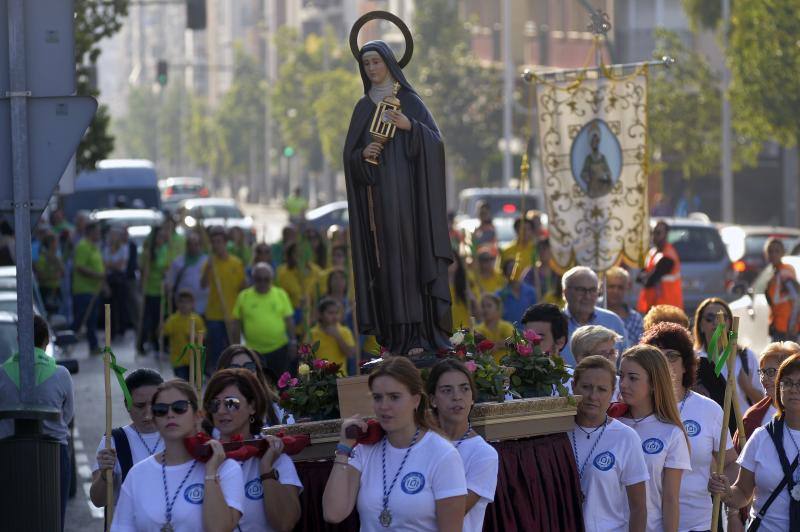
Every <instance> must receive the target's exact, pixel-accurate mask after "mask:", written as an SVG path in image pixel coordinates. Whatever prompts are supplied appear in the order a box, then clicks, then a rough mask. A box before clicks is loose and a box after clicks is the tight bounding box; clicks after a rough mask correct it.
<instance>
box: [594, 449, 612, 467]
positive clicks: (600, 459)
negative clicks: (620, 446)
mask: <svg viewBox="0 0 800 532" xmlns="http://www.w3.org/2000/svg"><path fill="white" fill-rule="evenodd" d="M616 461H617V459H616V457H614V454H613V453H612V452H611V451H606V452H604V453H600V454H598V455H597V456H595V457H594V462H593V463H594V466H595V467H596V468H597V469H599V470H600V471H608V470H609V469H611V468H612V467H614V464H615V463H616Z"/></svg>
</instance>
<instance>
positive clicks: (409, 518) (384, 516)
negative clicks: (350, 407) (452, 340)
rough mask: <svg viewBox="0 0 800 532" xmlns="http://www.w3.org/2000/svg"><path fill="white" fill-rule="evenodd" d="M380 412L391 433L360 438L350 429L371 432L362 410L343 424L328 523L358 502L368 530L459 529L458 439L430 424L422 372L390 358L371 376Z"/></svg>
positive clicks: (326, 498) (325, 504) (329, 488)
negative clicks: (452, 439) (359, 440)
mask: <svg viewBox="0 0 800 532" xmlns="http://www.w3.org/2000/svg"><path fill="white" fill-rule="evenodd" d="M368 384H369V389H370V394H371V396H372V406H373V409H374V410H375V416H376V417H377V418H378V421H379V422H380V425H381V428H382V429H383V431H384V432H385V435H384V436H383V437H382V438H381V439H380V440H379V441H378V442H377V443H375V444H371V445H368V444H359V445H358V446H357V447H355V449H354V448H353V447H354V446H355V445H356V440H355V438H354V435H353V434H351V433H350V431H349V430H348V427H351V426H355V427H357V428H359V429H361V430H362V431H364V432H366V431H367V430H368V426H367V424H366V423H365V422H364V421H363V419H362V418H361V417H360V416H357V415H356V416H353V417H351V418H348V419H345V420H343V422H342V430H341V435H340V436H339V444H338V445H337V446H336V451H335V458H334V464H333V468H332V469H331V474H330V476H329V477H328V483H327V484H326V485H325V492H324V493H323V495H322V512H323V515H324V516H325V521H327V522H329V523H340V522H342V521H344V520H345V519H346V518H347V516H348V515H350V513H351V512H352V511H353V508H354V507H357V508H358V517H359V520H360V522H361V530H362V532H366V531H373V532H378V531H383V530H389V529H394V530H414V531H420V532H423V531H430V532H434V531H440V532H460V531H461V530H462V527H463V524H464V508H465V503H464V499H465V496H466V495H467V484H466V480H465V478H464V466H463V464H462V462H461V457H460V456H459V454H458V451H457V450H456V449H455V447H454V446H453V444H452V443H450V442H449V441H448V440H446V439H445V438H443V437H442V436H440V435H439V434H437V433H436V432H435V431H433V430H432V426H433V425H432V421H431V419H430V413H429V412H428V404H427V403H428V400H427V395H426V394H425V391H424V389H423V383H422V377H421V376H420V374H419V370H418V369H417V368H416V367H415V366H414V364H412V363H411V361H409V360H408V359H407V358H405V357H402V356H390V357H388V358H386V359H384V360H383V361H382V362H381V363H380V364H379V365H378V367H377V368H375V369H374V370H373V371H372V373H370V376H369V381H368Z"/></svg>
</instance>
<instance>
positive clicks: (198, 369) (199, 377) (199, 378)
mask: <svg viewBox="0 0 800 532" xmlns="http://www.w3.org/2000/svg"><path fill="white" fill-rule="evenodd" d="M197 345H199V346H202V345H203V331H200V332H199V333H198V335H197ZM192 356H195V357H197V362H195V372H194V377H195V380H196V382H194V383H193V384H194V387H195V389H196V390H197V393H198V394H200V392H201V391H202V390H203V373H204V372H205V367H202V366H203V352H202V349H197V350H195V351H194V353H193V355H192Z"/></svg>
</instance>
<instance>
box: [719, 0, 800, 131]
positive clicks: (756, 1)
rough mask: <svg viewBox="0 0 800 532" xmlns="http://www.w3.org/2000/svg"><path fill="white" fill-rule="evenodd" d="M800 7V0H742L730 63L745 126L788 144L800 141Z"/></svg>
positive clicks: (735, 16)
mask: <svg viewBox="0 0 800 532" xmlns="http://www.w3.org/2000/svg"><path fill="white" fill-rule="evenodd" d="M798 36H800V9H798V4H797V0H737V1H736V3H735V5H734V9H733V16H732V20H731V38H730V49H729V52H728V64H729V65H730V68H731V76H732V79H731V104H732V107H733V108H734V109H738V110H740V111H741V118H742V120H741V123H742V128H743V130H744V131H746V132H747V133H748V134H750V135H752V136H754V137H756V138H760V139H764V140H766V139H769V138H773V139H776V140H778V141H779V142H780V143H782V144H783V145H785V146H791V145H796V144H797V143H798V141H800V40H798Z"/></svg>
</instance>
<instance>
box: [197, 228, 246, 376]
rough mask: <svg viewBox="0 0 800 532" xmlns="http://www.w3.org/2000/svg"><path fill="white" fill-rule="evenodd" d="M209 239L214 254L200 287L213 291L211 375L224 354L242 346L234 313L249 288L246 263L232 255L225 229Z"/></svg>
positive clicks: (208, 364)
mask: <svg viewBox="0 0 800 532" xmlns="http://www.w3.org/2000/svg"><path fill="white" fill-rule="evenodd" d="M208 236H209V238H210V239H211V252H212V253H211V257H210V258H209V260H208V261H206V265H205V267H204V268H203V276H202V278H201V279H200V286H202V287H203V288H208V289H209V291H208V304H207V305H206V326H207V327H208V342H207V347H208V350H207V353H208V357H207V358H206V373H208V374H210V373H212V372H213V371H214V370H215V369H216V368H217V360H219V355H220V354H221V353H222V351H223V350H225V348H226V347H228V346H229V345H230V344H232V343H239V338H238V337H236V336H235V335H234V334H233V331H232V325H233V324H232V322H231V319H232V318H231V311H232V310H233V305H234V303H236V297H237V296H238V295H239V292H240V291H242V290H243V289H244V288H245V287H246V286H247V284H246V277H245V273H244V265H243V264H242V261H240V260H239V258H238V257H234V256H233V255H231V254H229V253H228V242H227V236H226V234H225V229H223V228H222V227H212V228H211V229H210V230H209V231H208ZM220 292H221V293H220Z"/></svg>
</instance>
